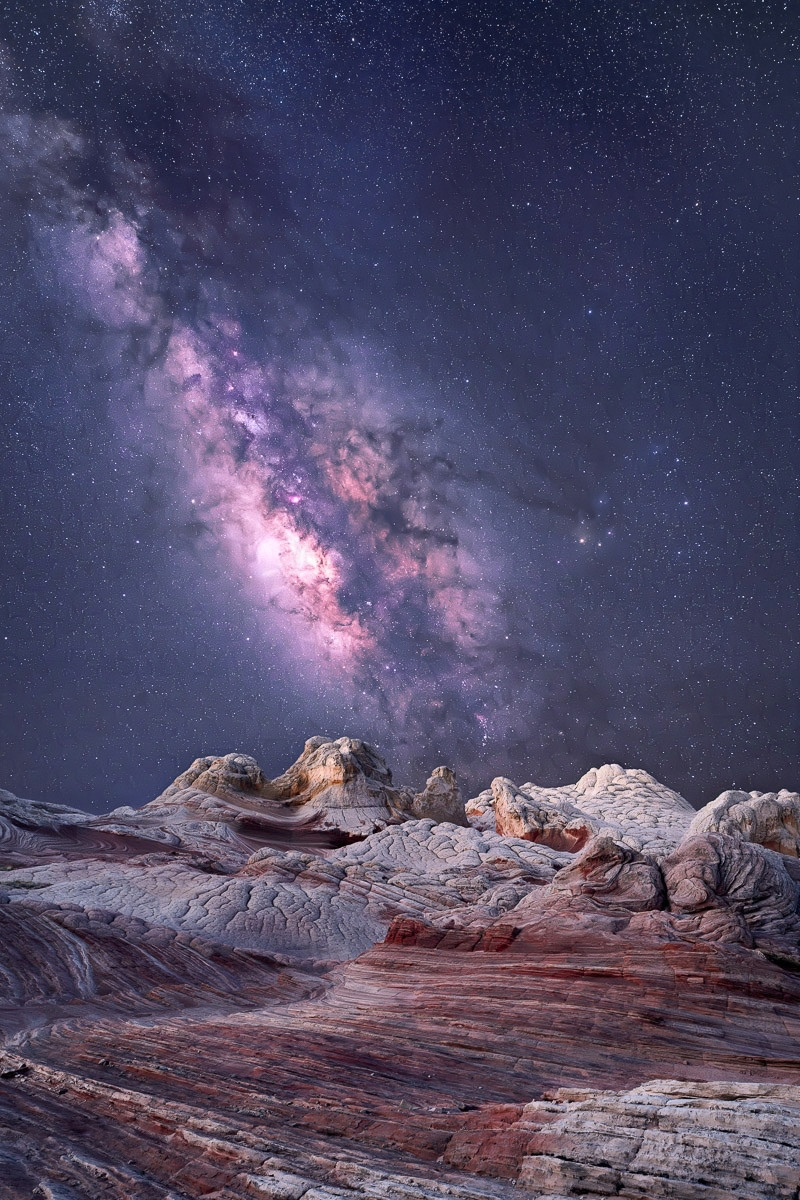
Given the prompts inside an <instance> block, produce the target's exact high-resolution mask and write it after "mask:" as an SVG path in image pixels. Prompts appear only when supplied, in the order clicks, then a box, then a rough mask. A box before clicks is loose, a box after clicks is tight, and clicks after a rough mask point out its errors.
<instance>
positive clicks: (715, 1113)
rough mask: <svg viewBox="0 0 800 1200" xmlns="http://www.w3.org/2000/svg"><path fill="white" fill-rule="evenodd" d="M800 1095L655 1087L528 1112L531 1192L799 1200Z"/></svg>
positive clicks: (754, 1087)
mask: <svg viewBox="0 0 800 1200" xmlns="http://www.w3.org/2000/svg"><path fill="white" fill-rule="evenodd" d="M798 1118H800V1088H798V1087H785V1086H776V1085H774V1084H766V1085H765V1084H754V1083H736V1084H721V1083H703V1084H698V1083H679V1082H676V1081H673V1080H653V1081H651V1082H649V1083H645V1084H643V1085H642V1086H641V1087H637V1088H634V1089H632V1090H631V1091H629V1092H624V1093H615V1092H595V1093H591V1092H590V1093H580V1092H578V1093H574V1092H570V1091H568V1090H562V1091H559V1092H556V1093H555V1096H554V1097H553V1099H552V1100H551V1101H538V1102H535V1103H533V1104H529V1105H526V1106H525V1109H524V1110H523V1115H522V1119H521V1121H520V1128H521V1131H525V1130H526V1127H527V1128H528V1129H531V1130H533V1129H535V1128H536V1126H537V1125H538V1126H540V1128H539V1130H538V1131H537V1132H535V1133H533V1134H532V1136H529V1139H528V1141H527V1144H526V1146H525V1152H524V1157H523V1159H522V1166H521V1170H520V1174H519V1182H520V1184H521V1186H522V1187H523V1188H524V1189H525V1190H530V1191H532V1192H534V1193H542V1192H547V1193H558V1194H559V1195H561V1196H582V1197H584V1200H600V1198H601V1197H607V1196H609V1195H612V1196H621V1197H624V1198H629V1200H645V1198H646V1200H671V1198H675V1197H686V1198H687V1200H688V1198H689V1197H691V1198H692V1200H695V1198H696V1200H730V1197H732V1196H735V1197H736V1200H794V1198H795V1197H796V1196H797V1189H798V1184H799V1183H800V1172H799V1171H798V1158H799V1157H800V1129H799V1128H798Z"/></svg>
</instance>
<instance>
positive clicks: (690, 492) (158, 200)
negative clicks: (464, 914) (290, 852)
mask: <svg viewBox="0 0 800 1200" xmlns="http://www.w3.org/2000/svg"><path fill="white" fill-rule="evenodd" d="M0 47H2V51H1V53H0V122H2V126H3V129H2V137H0V205H2V211H0V259H1V260H2V261H1V263H0V268H1V269H2V274H3V278H4V280H5V284H6V294H7V297H8V300H7V304H6V305H5V306H4V311H3V312H2V314H0V367H1V369H2V373H3V386H2V389H0V405H2V413H3V424H2V430H3V432H2V437H3V441H4V456H3V457H4V474H3V484H2V488H1V489H0V520H2V527H3V530H4V538H3V550H4V556H5V560H6V562H5V568H4V571H3V575H2V584H1V585H0V600H1V601H2V608H1V609H0V615H1V616H2V626H3V628H2V640H1V641H0V654H1V655H2V679H3V688H2V695H1V696H0V730H1V731H2V745H1V746H0V752H1V756H2V757H1V758H0V763H1V764H2V767H3V777H2V778H1V779H0V786H5V787H8V788H10V789H11V790H13V791H16V792H18V793H19V794H22V795H31V796H36V797H48V798H51V799H57V800H61V801H63V802H66V803H72V804H76V805H79V806H82V807H89V808H94V809H101V808H105V807H108V806H110V805H111V804H112V803H113V804H118V803H142V802H144V801H146V800H147V799H150V798H151V797H152V795H154V794H155V793H156V792H157V791H159V790H160V789H161V788H162V787H163V786H164V784H165V782H166V781H167V780H168V779H169V778H171V777H172V776H174V775H175V774H176V773H177V771H178V770H180V769H182V768H183V767H185V765H186V764H187V762H188V761H190V760H191V759H192V758H193V757H195V756H196V755H198V754H201V753H211V752H214V753H216V752H224V751H226V750H230V749H234V748H238V749H241V750H244V751H246V752H248V753H252V754H255V755H256V756H257V757H258V758H259V760H260V761H261V762H262V764H263V766H264V768H265V770H266V771H267V772H268V773H269V772H270V771H278V770H279V769H281V768H282V767H283V766H285V764H286V763H287V762H288V761H289V760H290V759H291V758H293V757H294V755H295V754H296V753H297V751H298V750H299V748H300V747H301V745H302V742H303V740H304V739H305V738H306V737H307V736H310V735H312V734H314V733H317V732H324V733H328V734H330V735H332V736H340V735H341V734H343V733H349V734H352V735H354V736H363V737H365V738H368V739H369V740H372V741H375V742H377V744H378V745H379V746H380V747H381V749H382V751H383V752H384V754H385V755H386V757H387V758H388V759H389V761H390V763H391V764H392V765H393V767H395V769H396V774H398V775H399V776H402V777H404V778H405V779H408V780H410V781H412V782H415V783H417V782H422V781H423V780H424V777H425V772H426V769H428V768H431V767H433V766H434V765H436V764H437V763H439V762H447V763H448V764H450V765H452V766H454V767H455V768H456V769H457V771H458V772H459V774H460V775H461V776H462V777H463V778H464V779H465V780H466V781H467V784H468V787H469V788H475V787H478V786H485V785H486V784H487V782H488V780H489V779H491V777H492V776H493V775H495V774H498V773H500V774H504V775H510V776H511V777H513V778H518V779H519V780H525V779H533V780H535V781H536V782H539V783H542V784H550V785H552V784H558V783H564V782H567V781H569V780H571V779H574V778H576V777H577V775H579V774H581V773H582V772H583V771H585V770H586V769H587V768H588V767H589V766H592V765H596V764H599V763H600V762H602V761H609V760H611V761H620V762H622V763H624V764H625V765H628V766H639V767H643V768H645V769H647V770H649V771H651V772H652V773H653V774H655V775H656V776H658V777H659V778H662V779H663V780H664V781H665V782H667V783H668V784H670V785H671V786H673V787H675V788H677V789H679V790H681V791H682V792H683V793H684V794H685V795H686V796H687V798H688V799H690V800H691V801H692V802H693V803H696V804H699V803H701V802H705V801H707V800H709V799H710V798H712V797H713V796H715V795H716V794H718V792H720V791H721V790H723V789H724V788H725V787H730V786H732V785H734V784H735V785H736V786H739V787H745V788H751V787H758V788H778V787H789V788H793V789H797V788H798V787H800V754H799V753H798V744H799V740H798V724H799V723H800V720H799V719H800V700H798V684H800V669H799V668H800V648H799V647H798V630H799V629H800V620H799V619H798V618H800V612H798V608H800V604H799V603H798V587H797V578H798V540H799V538H800V534H799V532H798V531H799V530H800V504H799V503H798V490H799V489H798V474H797V456H798V435H800V404H799V403H798V392H799V391H800V366H799V359H798V327H797V320H798V311H800V304H799V300H800V297H798V284H797V263H798V253H799V252H800V223H799V222H798V214H799V213H800V192H799V191H798V177H800V176H799V174H798V166H799V165H800V164H799V163H798V157H799V156H800V124H799V123H798V122H799V121H800V117H799V115H798V113H799V111H800V110H799V102H800V88H799V87H798V82H797V58H798V52H799V51H800V13H798V12H797V11H796V9H795V8H794V6H792V5H790V4H784V3H767V2H765V3H719V4H703V3H691V4H690V3H676V4H671V5H669V6H666V11H665V6H663V5H656V4H654V3H652V4H651V3H641V2H637V3H633V2H631V3H616V4H611V3H599V4H598V3H595V4H588V3H575V4H571V5H568V6H566V5H563V4H559V3H555V2H552V3H549V2H547V0H541V2H531V3H530V4H525V5H521V4H492V5H487V4H479V3H475V4H472V3H432V4H424V5H423V4H416V3H394V2H392V3H370V4H366V3H363V4H362V3H346V4H324V5H323V4H319V5H317V4H298V3H283V4H281V3H276V4H272V5H269V6H264V5H261V4H253V3H243V2H241V3H217V2H214V0H202V2H201V0H189V2H188V3H186V4H181V5H177V4H163V5H150V4H147V3H139V2H136V3H133V2H128V0H113V2H111V3H105V2H104V3H69V2H66V0H63V2H59V3H57V4H54V5H50V4H48V5H44V4H42V5H37V4H28V5H26V6H24V8H23V6H18V7H16V8H14V9H7V10H6V11H5V12H4V13H3V15H2V18H0Z"/></svg>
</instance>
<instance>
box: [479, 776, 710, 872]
mask: <svg viewBox="0 0 800 1200" xmlns="http://www.w3.org/2000/svg"><path fill="white" fill-rule="evenodd" d="M466 811H467V815H468V817H469V819H470V820H471V821H473V822H475V823H476V824H477V825H479V826H480V827H483V828H485V827H486V826H487V823H488V821H489V820H490V814H492V816H493V818H494V823H495V827H496V829H497V831H498V833H504V834H505V835H506V836H514V837H526V838H529V839H530V840H531V841H544V842H545V844H547V845H553V846H554V847H555V848H557V849H574V850H579V849H580V848H581V846H583V845H585V844H586V842H587V841H588V839H589V838H590V837H591V836H593V835H594V834H597V833H605V834H607V835H608V836H610V837H614V838H616V839H617V840H618V841H621V842H624V843H625V844H626V845H629V846H631V847H632V848H633V849H634V850H643V851H645V852H646V853H648V854H655V855H663V854H667V853H669V851H670V850H672V849H674V848H675V846H677V845H678V844H679V843H680V841H681V840H682V839H683V837H684V836H685V834H686V832H687V831H688V829H689V826H690V824H691V821H692V818H693V817H694V809H693V808H692V806H691V805H690V804H689V803H687V801H686V800H684V799H683V797H682V796H679V795H678V793H677V792H673V791H672V789H671V788H668V787H665V786H664V785H663V784H662V783H659V782H658V780H656V779H654V778H653V776H652V775H648V774H647V772H646V771H635V770H627V769H625V768H624V767H621V766H619V765H618V764H617V763H607V764H606V765H605V766H603V767H597V768H593V769H592V770H591V771H587V773H586V774H585V775H583V776H582V777H581V778H580V779H579V780H578V782H577V783H575V784H570V785H568V786H566V787H557V788H544V787H537V786H536V785H535V784H533V783H523V784H520V786H519V787H517V786H516V785H515V784H513V783H512V782H511V780H510V779H504V778H498V779H495V780H493V782H492V786H491V792H490V793H488V792H481V794H480V795H479V796H476V797H475V798H474V799H473V800H470V801H469V802H468V803H467V807H466ZM569 843H572V844H571V845H570V844H569Z"/></svg>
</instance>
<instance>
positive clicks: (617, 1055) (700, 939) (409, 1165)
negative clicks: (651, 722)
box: [0, 737, 800, 1200]
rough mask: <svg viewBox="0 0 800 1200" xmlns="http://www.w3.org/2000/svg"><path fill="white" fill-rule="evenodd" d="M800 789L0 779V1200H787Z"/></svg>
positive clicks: (235, 762)
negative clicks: (103, 794) (113, 784)
mask: <svg viewBox="0 0 800 1200" xmlns="http://www.w3.org/2000/svg"><path fill="white" fill-rule="evenodd" d="M796 801H797V795H796V793H789V792H780V793H771V794H763V795H762V794H759V793H751V794H745V793H731V792H728V793H723V795H722V796H721V797H720V798H719V799H718V800H717V801H715V802H713V803H712V804H711V805H709V806H707V808H706V809H705V810H703V811H702V812H701V813H699V814H696V815H693V811H692V810H691V809H690V807H689V806H688V805H687V804H686V802H685V801H684V800H682V798H681V797H679V796H677V795H676V793H674V792H672V791H671V790H670V789H669V788H666V787H664V786H663V785H662V784H659V783H658V782H657V781H656V780H654V779H653V778H652V777H651V776H649V775H647V774H646V773H645V772H643V771H636V770H630V769H624V768H622V767H619V766H616V765H614V764H611V765H610V766H606V767H601V768H597V769H595V770H592V771H590V772H588V773H587V774H586V775H584V776H583V778H582V779H580V780H579V781H578V783H577V784H575V785H571V786H569V787H564V788H538V787H536V786H535V785H533V784H523V785H520V786H517V785H515V784H514V783H513V782H512V781H511V780H509V779H505V778H498V779H495V780H494V781H493V782H492V784H491V787H490V788H487V789H486V790H485V791H484V792H483V793H481V794H480V796H478V797H475V799H474V800H471V801H469V802H468V804H467V805H466V813H465V806H464V804H463V801H462V799H461V795H460V791H459V788H458V782H457V780H456V778H455V775H454V773H453V772H452V771H451V770H450V769H449V768H446V767H438V768H436V769H434V770H433V771H432V773H431V775H430V777H429V779H428V781H427V783H426V785H425V786H424V787H423V788H422V789H417V790H415V789H413V788H411V787H406V786H403V785H397V784H395V783H394V781H393V779H392V776H391V772H390V771H389V768H388V766H387V765H386V763H385V762H384V761H383V759H382V758H381V756H380V754H379V753H378V751H377V750H375V748H374V747H371V746H369V745H368V744H366V743H364V742H360V741H358V740H357V739H353V738H339V739H328V738H322V737H318V738H312V739H310V740H309V741H308V742H307V743H306V746H305V748H304V750H303V752H302V754H301V755H300V757H299V758H298V760H297V761H296V762H295V763H294V764H293V765H292V766H291V767H289V768H288V770H287V771H286V772H285V773H284V774H283V775H281V776H279V777H278V778H276V779H268V778H267V777H266V776H265V775H264V773H263V771H262V770H261V768H260V767H259V765H258V763H257V762H256V761H255V760H254V759H252V758H250V757H249V756H247V755H245V754H241V753H238V752H237V753H233V754H227V755H221V756H204V757H201V758H198V759H196V760H195V762H193V763H192V765H191V766H190V767H189V768H188V770H187V771H185V772H183V773H182V774H181V775H180V776H178V778H177V779H176V780H175V781H174V782H173V783H172V784H170V785H169V786H168V787H167V788H166V789H165V790H164V792H162V794H161V795H160V796H159V797H157V798H156V800H154V801H151V802H150V803H149V804H146V805H144V807H142V808H141V809H134V808H118V809H114V810H113V811H112V812H110V813H108V814H105V815H102V816H91V815H89V814H86V813H82V812H80V811H79V810H75V809H68V808H65V807H63V806H60V805H58V804H57V803H55V802H53V801H52V800H50V799H48V800H47V801H45V802H38V803H33V802H29V801H24V800H20V799H19V798H17V797H14V796H12V795H11V794H10V793H7V792H0V1031H2V1034H3V1038H4V1040H5V1047H6V1048H5V1050H4V1051H3V1052H0V1200H21V1198H22V1197H25V1198H26V1200H29V1198H31V1197H34V1196H35V1197H38V1198H40V1200H41V1198H43V1197H49V1198H50V1200H89V1198H90V1197H91V1198H92V1200H94V1198H95V1197H97V1196H102V1197H105V1198H106V1200H123V1198H124V1200H128V1198H130V1197H135V1198H136V1200H139V1198H141V1200H151V1198H152V1200H156V1198H158V1200H200V1197H207V1198H209V1200H244V1198H246V1197H272V1198H273V1200H301V1198H303V1200H333V1198H341V1200H346V1198H348V1197H364V1198H372V1200H380V1198H385V1200H394V1198H395V1197H398V1198H407V1200H412V1198H413V1200H428V1198H433V1197H437V1198H438V1197H453V1198H463V1200H484V1198H485V1200H488V1198H491V1197H497V1198H501V1197H509V1198H510V1197H513V1196H531V1197H540V1198H544V1197H547V1198H548V1200H565V1198H566V1197H573V1196H583V1197H589V1198H590V1200H595V1198H599V1197H601V1196H608V1195H618V1196H622V1197H630V1198H633V1197H637V1198H638V1200H695V1198H700V1197H706V1198H707V1200H722V1197H723V1196H725V1197H728V1196H736V1197H737V1198H740V1197H742V1198H744V1200H767V1198H768V1197H769V1198H770V1200H772V1198H776V1200H789V1198H791V1200H797V1196H798V1189H799V1188H800V1173H799V1172H798V1167H797V1159H798V1149H800V1143H798V1139H797V1135H796V1133H795V1132H794V1131H795V1129H796V1126H797V1120H798V1116H800V1054H798V1049H797V1048H798V1046H800V870H798V861H797V857H796V855H797V838H796Z"/></svg>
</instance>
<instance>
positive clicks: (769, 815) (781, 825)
mask: <svg viewBox="0 0 800 1200" xmlns="http://www.w3.org/2000/svg"><path fill="white" fill-rule="evenodd" d="M698 833H724V834H726V835H727V836H728V837H739V838H743V839H744V841H747V842H757V843H758V844H759V845H761V846H766V848H767V849H768V850H776V851H778V853H780V854H787V855H790V856H791V857H792V858H798V857H800V794H798V793H797V792H787V791H781V792H737V791H727V792H723V793H722V795H721V796H718V797H717V799H716V800H712V802H711V803H710V804H707V805H706V807H705V808H704V809H701V811H700V812H699V813H697V815H696V816H695V817H694V819H693V821H692V823H691V825H690V826H689V829H688V831H687V836H692V835H694V834H698Z"/></svg>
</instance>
